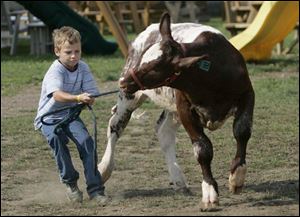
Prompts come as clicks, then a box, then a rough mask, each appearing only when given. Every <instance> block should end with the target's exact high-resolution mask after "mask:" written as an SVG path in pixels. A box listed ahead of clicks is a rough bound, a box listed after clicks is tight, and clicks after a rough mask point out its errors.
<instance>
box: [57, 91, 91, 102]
mask: <svg viewBox="0 0 300 217" xmlns="http://www.w3.org/2000/svg"><path fill="white" fill-rule="evenodd" d="M53 98H54V100H55V101H57V102H83V103H87V104H89V105H92V104H93V103H94V101H95V98H93V97H90V94H89V93H82V94H79V95H72V94H69V93H66V92H64V91H61V90H57V91H55V92H54V93H53Z"/></svg>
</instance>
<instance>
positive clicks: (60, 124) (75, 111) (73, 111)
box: [41, 90, 119, 174]
mask: <svg viewBox="0 0 300 217" xmlns="http://www.w3.org/2000/svg"><path fill="white" fill-rule="evenodd" d="M117 92H119V90H114V91H109V92H104V93H100V94H96V95H91V97H94V98H96V97H100V96H105V95H108V94H112V93H117ZM85 106H86V107H88V109H89V110H90V112H91V113H92V116H93V125H94V162H95V164H94V169H95V171H94V172H95V174H96V172H97V121H96V115H95V113H94V111H93V109H92V107H91V106H90V105H88V104H84V103H79V104H76V105H72V106H66V107H63V108H61V109H57V110H55V111H51V112H47V113H45V114H43V115H42V116H41V122H42V124H45V125H48V126H49V125H57V126H56V127H55V129H54V133H55V134H59V133H60V132H61V130H62V128H64V127H66V126H67V125H68V124H69V123H71V122H72V121H74V120H76V119H77V118H78V117H79V115H80V113H81V111H82V109H84V107H85ZM64 110H70V111H69V113H68V114H67V115H66V116H65V117H64V118H63V119H61V120H57V121H53V122H51V123H47V122H45V121H44V118H45V117H47V116H49V115H52V114H55V113H58V112H61V111H64Z"/></svg>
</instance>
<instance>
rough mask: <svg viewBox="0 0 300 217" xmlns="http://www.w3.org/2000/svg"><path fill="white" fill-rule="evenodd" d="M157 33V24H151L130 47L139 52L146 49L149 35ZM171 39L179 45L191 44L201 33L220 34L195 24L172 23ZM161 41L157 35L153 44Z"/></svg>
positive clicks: (212, 29) (209, 27)
mask: <svg viewBox="0 0 300 217" xmlns="http://www.w3.org/2000/svg"><path fill="white" fill-rule="evenodd" d="M158 31H159V24H157V23H155V24H151V25H150V26H148V27H147V28H146V29H145V31H143V32H141V33H140V34H139V35H138V36H137V38H136V39H135V40H134V42H133V43H132V47H133V48H134V49H135V50H136V51H137V52H141V51H143V50H144V49H145V47H146V42H147V39H148V38H149V35H150V34H151V33H153V32H158ZM171 31H172V33H171V34H172V37H173V39H174V40H175V41H177V42H181V43H191V42H193V41H194V40H195V39H196V38H197V37H198V36H199V35H200V34H201V33H202V32H207V31H208V32H214V33H216V34H221V35H222V33H221V32H220V31H219V30H217V29H215V28H213V27H211V26H206V25H202V24H196V23H172V24H171ZM159 41H161V35H160V34H158V35H157V37H156V38H155V43H156V42H159Z"/></svg>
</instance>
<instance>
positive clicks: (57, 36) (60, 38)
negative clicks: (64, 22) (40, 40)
mask: <svg viewBox="0 0 300 217" xmlns="http://www.w3.org/2000/svg"><path fill="white" fill-rule="evenodd" d="M52 38H53V42H54V48H58V49H60V48H61V46H62V45H63V44H64V43H65V42H66V41H68V42H69V43H70V44H75V43H78V42H80V40H81V36H80V33H79V32H78V31H77V30H76V29H74V28H72V27H70V26H63V27H61V28H60V29H55V30H54V31H53V33H52Z"/></svg>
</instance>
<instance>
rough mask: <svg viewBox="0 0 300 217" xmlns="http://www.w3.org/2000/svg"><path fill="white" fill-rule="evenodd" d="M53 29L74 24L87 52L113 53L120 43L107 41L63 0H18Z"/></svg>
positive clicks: (84, 51) (83, 48) (92, 25)
mask: <svg viewBox="0 0 300 217" xmlns="http://www.w3.org/2000/svg"><path fill="white" fill-rule="evenodd" d="M18 3H19V4H21V5H23V6H24V7H25V8H26V9H27V10H29V11H30V12H31V13H32V14H33V15H34V16H36V17H37V18H39V19H40V20H42V21H43V22H44V23H45V24H46V25H47V26H48V27H49V28H50V29H51V30H53V29H56V28H60V27H62V26H72V27H73V28H75V29H77V30H78V31H79V32H80V34H81V42H82V51H83V53H85V54H112V53H114V52H115V51H116V50H117V48H118V45H117V44H116V43H114V42H109V41H106V40H105V39H104V38H103V37H102V36H101V34H100V32H99V30H98V29H97V27H96V26H95V25H94V24H93V23H92V22H90V21H89V20H87V19H85V18H83V17H82V16H80V15H79V14H77V13H76V12H75V11H73V9H71V8H70V7H69V6H68V5H66V4H65V3H64V2H62V1H18Z"/></svg>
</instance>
